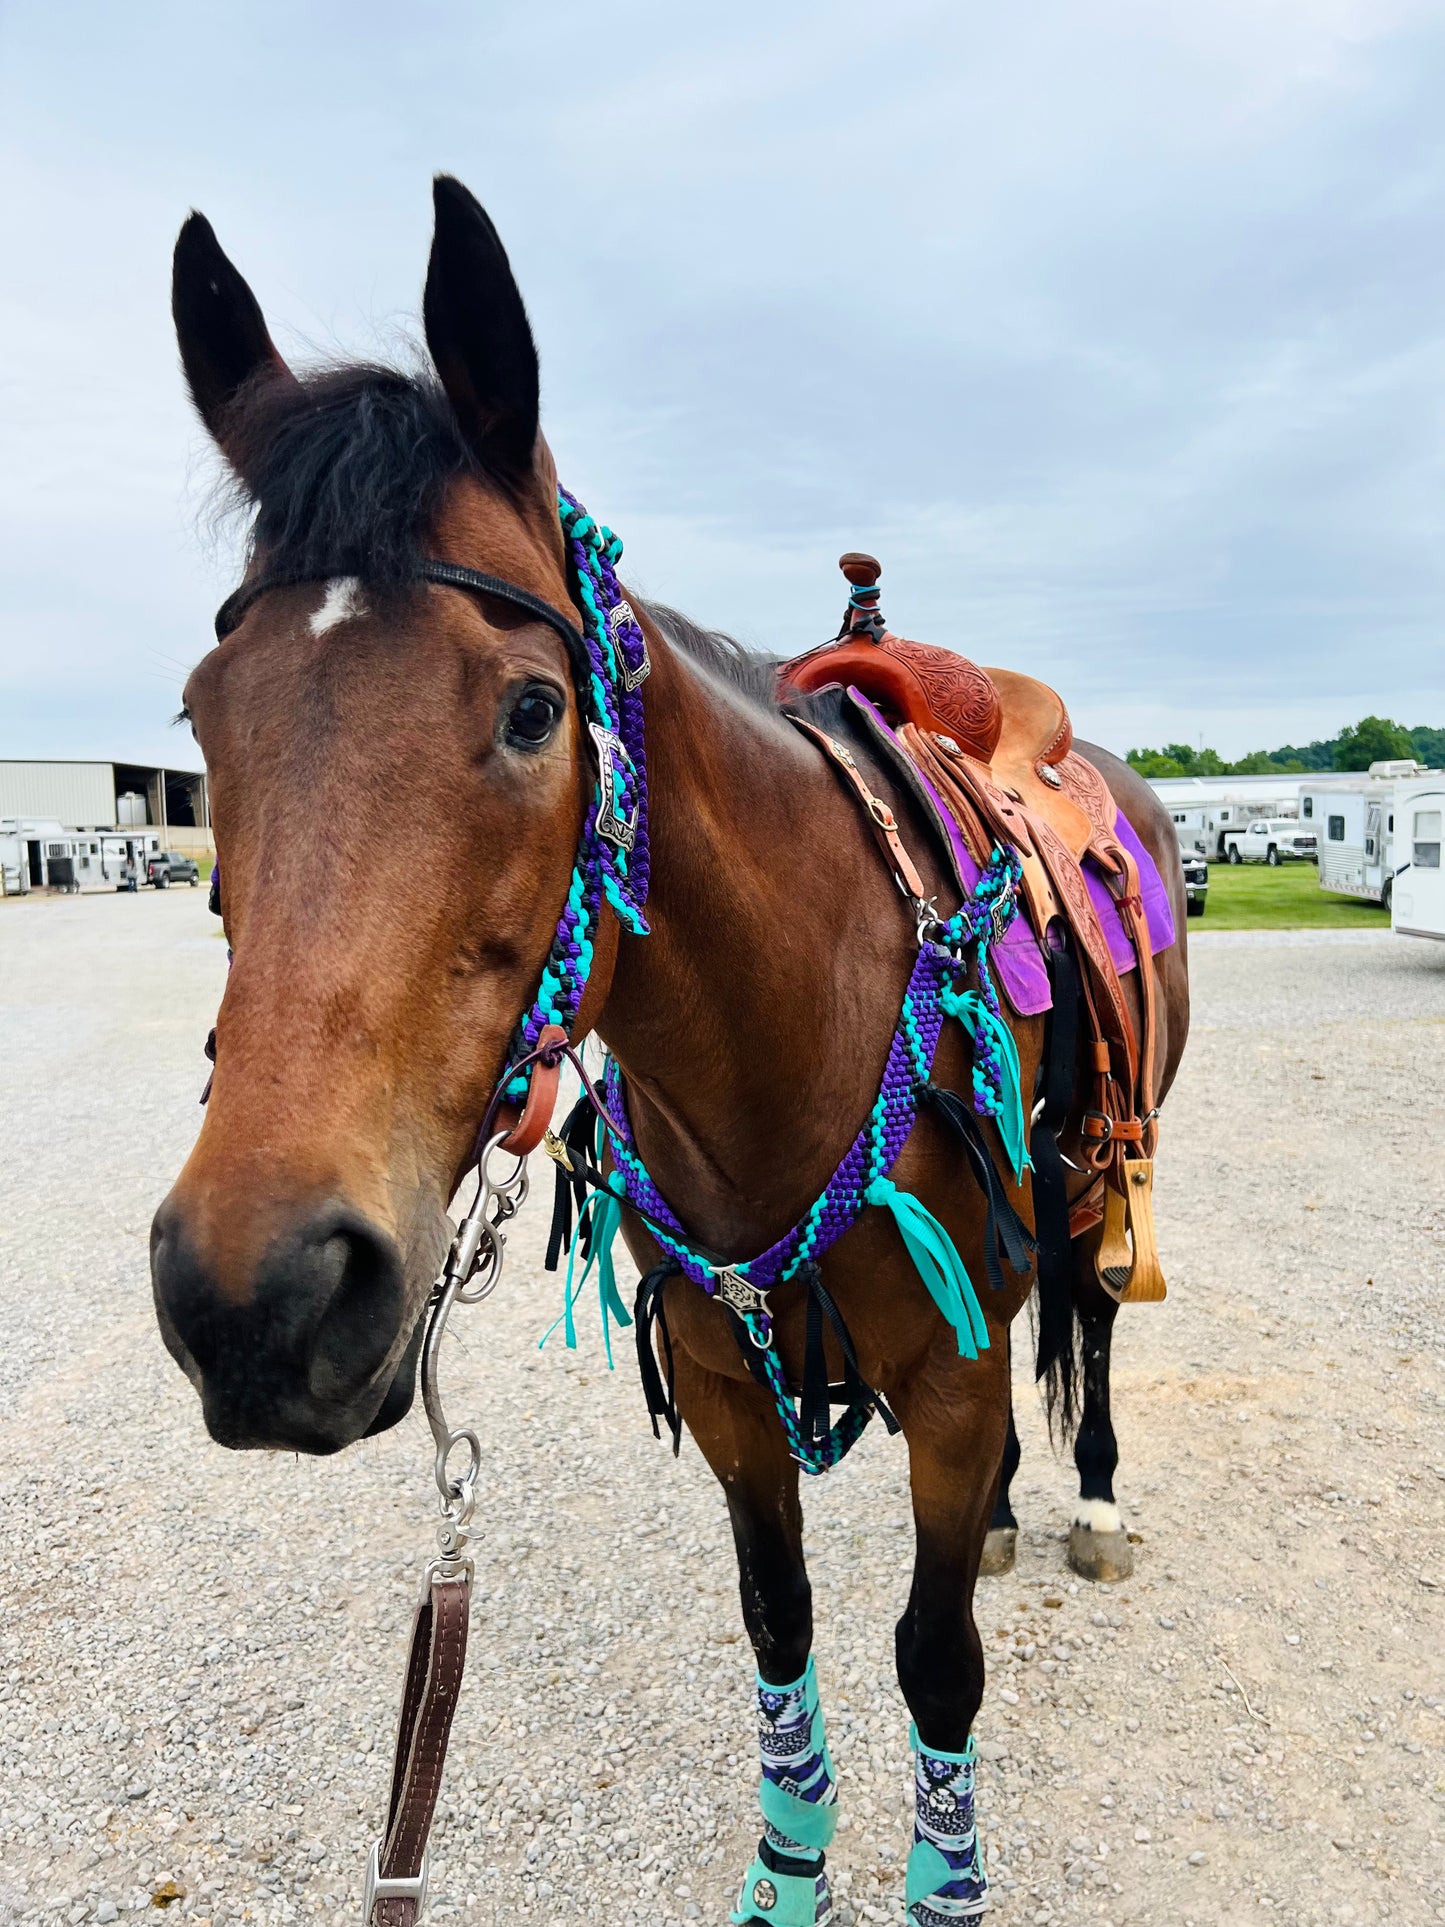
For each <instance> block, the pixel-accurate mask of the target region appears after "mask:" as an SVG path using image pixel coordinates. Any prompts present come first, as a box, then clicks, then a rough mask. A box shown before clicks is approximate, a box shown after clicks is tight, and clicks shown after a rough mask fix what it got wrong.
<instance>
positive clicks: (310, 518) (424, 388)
mask: <svg viewBox="0 0 1445 1927" xmlns="http://www.w3.org/2000/svg"><path fill="white" fill-rule="evenodd" d="M225 444H226V453H227V458H228V460H229V461H230V463H231V466H232V469H233V471H234V474H235V478H236V479H235V483H234V486H233V489H232V500H233V502H234V504H235V505H236V506H237V507H239V508H241V509H242V510H244V511H245V512H247V513H248V514H249V515H250V516H251V518H252V520H251V545H252V548H253V549H254V550H259V551H260V552H261V553H262V554H264V556H265V558H266V569H267V573H268V574H269V575H273V576H276V577H280V578H283V579H291V580H295V581H322V580H325V579H327V578H330V577H333V576H343V575H354V576H359V577H360V578H361V580H362V581H364V582H366V583H368V584H370V585H371V586H373V587H375V588H378V589H389V588H401V587H404V586H405V585H406V584H407V583H409V582H414V581H415V580H416V579H417V575H418V570H419V566H420V564H421V562H422V561H423V559H424V558H425V554H426V550H425V543H426V539H427V536H428V533H429V531H430V529H431V526H432V524H433V522H434V521H435V518H436V516H437V513H438V511H439V509H440V507H441V502H442V497H443V495H444V494H445V493H446V490H447V487H448V485H449V484H450V483H451V482H452V481H453V480H454V479H455V478H456V477H457V476H458V475H463V474H470V475H475V476H478V477H479V478H481V479H483V480H488V481H493V482H496V481H498V478H495V477H489V476H487V475H486V472H485V470H483V469H482V467H481V465H480V464H479V463H478V461H477V458H476V456H475V455H474V454H473V452H472V450H471V448H470V447H469V446H468V444H467V442H466V441H465V439H464V438H463V435H462V432H461V429H460V427H459V426H458V424H457V419H456V416H455V415H454V414H453V413H452V406H451V403H450V402H449V401H448V400H447V397H446V395H445V393H444V391H443V390H442V387H441V385H440V383H439V382H438V381H437V380H436V378H435V376H433V375H429V374H404V373H402V372H401V370H399V369H395V368H385V367H379V366H375V365H371V364H367V363H349V364H347V365H346V366H343V367H337V368H323V369H320V370H316V371H312V372H310V373H307V374H304V375H302V376H300V377H299V378H298V379H297V380H296V381H294V382H293V381H286V380H277V379H276V377H275V376H274V375H270V374H267V375H263V376H262V377H261V378H260V379H259V380H258V381H255V382H253V383H251V384H249V385H248V386H247V387H245V388H243V389H242V390H241V392H240V393H239V395H238V396H237V397H236V400H235V401H234V403H233V404H232V406H231V411H230V415H229V418H228V421H227V424H226V433H225ZM639 600H640V598H639ZM642 606H643V607H644V609H645V610H646V611H647V613H648V614H649V615H650V616H651V617H652V619H653V621H654V622H656V624H657V626H658V627H659V628H660V629H661V630H662V632H663V634H664V635H665V636H666V637H667V639H668V641H669V642H671V643H674V644H675V645H676V646H677V647H678V648H680V649H682V650H684V651H685V652H686V654H688V655H689V656H691V657H692V659H693V660H694V661H695V662H698V663H701V664H702V666H703V667H704V668H706V669H710V670H711V671H712V672H713V673H714V674H715V675H716V676H718V677H720V678H721V679H722V681H724V682H726V683H729V684H730V685H731V686H732V687H733V688H735V689H739V690H741V691H742V692H743V694H744V695H746V696H748V697H749V698H750V699H752V700H753V701H755V702H757V703H759V704H761V705H762V706H763V707H764V708H772V707H773V706H774V698H773V672H774V668H775V663H774V661H773V659H772V658H771V657H767V656H759V655H754V654H753V653H752V652H751V651H750V650H747V649H745V648H744V647H743V646H742V644H741V643H739V642H735V641H734V640H733V638H732V637H731V636H727V635H724V634H723V633H722V632H721V631H720V630H717V629H705V628H703V627H702V626H701V625H700V624H699V623H696V622H693V621H692V620H691V618H690V617H688V616H685V615H683V614H681V612H680V611H678V610H676V609H670V608H668V607H667V606H666V605H665V604H662V603H643V605H642Z"/></svg>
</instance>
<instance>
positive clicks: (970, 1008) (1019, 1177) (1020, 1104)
mask: <svg viewBox="0 0 1445 1927" xmlns="http://www.w3.org/2000/svg"><path fill="white" fill-rule="evenodd" d="M938 1001H939V1003H940V1004H941V1005H942V1007H943V1009H944V1010H946V1011H947V1013H948V1015H949V1016H950V1017H956V1018H957V1019H958V1021H959V1023H961V1024H962V1025H963V1027H964V1029H965V1030H966V1031H967V1032H968V1034H969V1036H970V1037H973V1038H977V1036H978V1033H979V1030H980V1028H982V1029H984V1030H986V1031H987V1032H988V1035H989V1038H990V1041H991V1042H992V1044H993V1047H994V1049H995V1051H996V1052H997V1055H998V1060H999V1063H1000V1065H1001V1066H1002V1068H1003V1085H1004V1090H1003V1108H1002V1110H1000V1111H998V1112H996V1113H995V1114H994V1121H995V1123H996V1124H997V1125H998V1132H999V1136H1000V1137H1001V1138H1002V1139H1003V1148H1004V1151H1005V1153H1006V1154H1007V1156H1008V1161H1009V1163H1010V1165H1012V1167H1013V1174H1014V1183H1015V1184H1020V1183H1022V1182H1023V1175H1024V1172H1025V1171H1032V1169H1033V1168H1034V1166H1033V1159H1032V1158H1031V1157H1030V1156H1029V1153H1028V1142H1027V1130H1028V1127H1027V1125H1026V1124H1025V1122H1024V1099H1023V1090H1022V1088H1021V1085H1020V1079H1019V1047H1018V1045H1017V1044H1016V1043H1015V1042H1014V1036H1013V1032H1012V1031H1011V1030H1010V1029H1009V1027H1008V1025H1007V1024H1005V1023H1003V1022H1002V1021H1001V1020H1000V1019H999V1018H997V1017H995V1016H994V1014H993V1012H992V1011H991V1010H990V1009H989V1007H988V1005H987V1004H986V1003H985V1002H984V1001H983V999H982V997H980V996H979V994H978V992H977V991H976V990H965V991H957V990H949V989H948V988H947V987H946V986H945V987H944V989H942V990H941V991H940V992H939V993H938Z"/></svg>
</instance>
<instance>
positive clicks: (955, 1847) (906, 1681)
mask: <svg viewBox="0 0 1445 1927" xmlns="http://www.w3.org/2000/svg"><path fill="white" fill-rule="evenodd" d="M895 1410H896V1411H897V1413H898V1417H899V1419H900V1420H901V1421H902V1425H903V1430H904V1433H905V1435H906V1437H907V1439H908V1452H909V1476H910V1480H911V1483H912V1488H913V1519H914V1528H915V1533H916V1539H917V1551H916V1555H915V1560H914V1567H913V1586H912V1590H911V1591H910V1593H909V1596H908V1605H907V1608H906V1610H905V1611H904V1614H903V1617H902V1618H901V1619H900V1620H899V1622H898V1628H897V1636H896V1642H897V1655H898V1683H899V1685H900V1686H901V1687H902V1689H903V1697H904V1699H905V1700H906V1701H907V1702H908V1709H909V1711H910V1712H911V1713H912V1715H913V1732H912V1735H911V1739H912V1745H913V1755H914V1802H915V1806H914V1829H913V1848H912V1851H911V1853H910V1854H909V1856H908V1888H907V1906H908V1919H909V1921H910V1923H912V1924H913V1927H945V1923H949V1922H954V1921H959V1920H970V1919H973V1918H975V1917H976V1916H977V1915H979V1914H982V1913H983V1912H984V1910H985V1908H986V1906H987V1904H988V1881H987V1879H986V1877H985V1874H984V1865H983V1848H982V1844H981V1842H980V1840H979V1837H978V1831H977V1827H976V1825H975V1820H974V1764H975V1751H974V1739H973V1725H974V1721H975V1719H976V1718H977V1716H978V1709H979V1706H980V1704H981V1703H982V1700H983V1687H984V1664H983V1643H982V1641H981V1640H980V1638H979V1635H978V1628H977V1626H976V1625H975V1623H974V1617H973V1594H974V1586H975V1583H976V1581H977V1579H978V1572H979V1562H980V1557H981V1554H982V1551H983V1544H984V1538H985V1535H986V1534H987V1532H988V1527H989V1517H990V1513H991V1511H992V1507H993V1501H994V1486H995V1479H996V1468H997V1466H998V1464H999V1460H1000V1455H1001V1454H1002V1451H1003V1448H1004V1440H1005V1430H1006V1424H1007V1416H1008V1358H1007V1351H1006V1348H1005V1347H1004V1346H1003V1345H1002V1344H997V1343H996V1344H995V1347H994V1349H993V1350H992V1351H990V1352H985V1353H984V1354H983V1355H982V1356H981V1357H980V1358H978V1359H977V1360H972V1361H965V1360H963V1359H960V1358H957V1357H947V1356H945V1355H943V1352H942V1348H941V1347H940V1348H939V1349H938V1350H935V1351H934V1352H933V1353H932V1354H931V1355H930V1358H929V1361H928V1364H927V1365H926V1367H925V1368H924V1370H923V1371H922V1372H920V1373H919V1374H918V1375H917V1377H916V1378H915V1379H914V1381H913V1382H912V1383H910V1384H909V1385H908V1387H907V1388H906V1391H900V1394H899V1397H898V1400H897V1403H896V1405H895Z"/></svg>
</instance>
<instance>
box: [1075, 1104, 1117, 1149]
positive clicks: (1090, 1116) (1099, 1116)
mask: <svg viewBox="0 0 1445 1927" xmlns="http://www.w3.org/2000/svg"><path fill="white" fill-rule="evenodd" d="M1079 1129H1080V1130H1081V1131H1082V1132H1083V1134H1084V1136H1085V1137H1087V1138H1092V1139H1093V1141H1094V1142H1095V1143H1096V1144H1107V1143H1108V1142H1109V1140H1110V1139H1111V1138H1112V1137H1113V1135H1114V1120H1113V1118H1112V1117H1110V1116H1109V1115H1108V1114H1107V1113H1106V1112H1104V1111H1085V1113H1084V1115H1083V1118H1082V1119H1081V1121H1080V1124H1079Z"/></svg>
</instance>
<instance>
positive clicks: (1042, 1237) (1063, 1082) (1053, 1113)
mask: <svg viewBox="0 0 1445 1927" xmlns="http://www.w3.org/2000/svg"><path fill="white" fill-rule="evenodd" d="M1048 960H1049V988H1050V990H1051V992H1052V994H1053V1008H1052V1009H1051V1010H1050V1012H1049V1018H1048V1030H1047V1034H1046V1036H1045V1039H1044V1061H1043V1079H1042V1090H1041V1092H1040V1096H1041V1097H1042V1099H1043V1108H1042V1109H1041V1110H1040V1112H1039V1114H1038V1117H1037V1119H1036V1120H1035V1122H1034V1127H1033V1130H1032V1132H1031V1133H1030V1136H1029V1156H1030V1157H1031V1158H1032V1159H1033V1163H1034V1231H1035V1235H1036V1237H1037V1239H1038V1267H1039V1269H1038V1294H1039V1343H1038V1355H1037V1359H1036V1370H1037V1372H1038V1375H1039V1376H1040V1377H1041V1378H1042V1376H1043V1375H1044V1373H1045V1372H1046V1371H1047V1369H1048V1367H1049V1365H1050V1364H1051V1363H1052V1362H1054V1361H1055V1360H1056V1359H1059V1358H1063V1357H1064V1356H1066V1355H1067V1353H1068V1350H1069V1348H1070V1346H1071V1345H1072V1344H1073V1289H1074V1255H1073V1241H1072V1239H1071V1238H1070V1236H1069V1194H1068V1182H1067V1178H1066V1176H1065V1173H1064V1160H1063V1153H1062V1152H1061V1151H1060V1150H1059V1133H1060V1131H1062V1130H1063V1128H1064V1125H1065V1123H1066V1122H1067V1120H1068V1115H1069V1105H1070V1102H1071V1101H1072V1098H1073V1093H1074V1074H1075V1067H1076V1062H1077V1057H1078V1046H1079V973H1078V967H1077V966H1076V964H1075V962H1074V959H1073V957H1072V956H1071V955H1070V953H1069V952H1068V950H1065V949H1060V950H1050V951H1049V952H1048Z"/></svg>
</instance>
